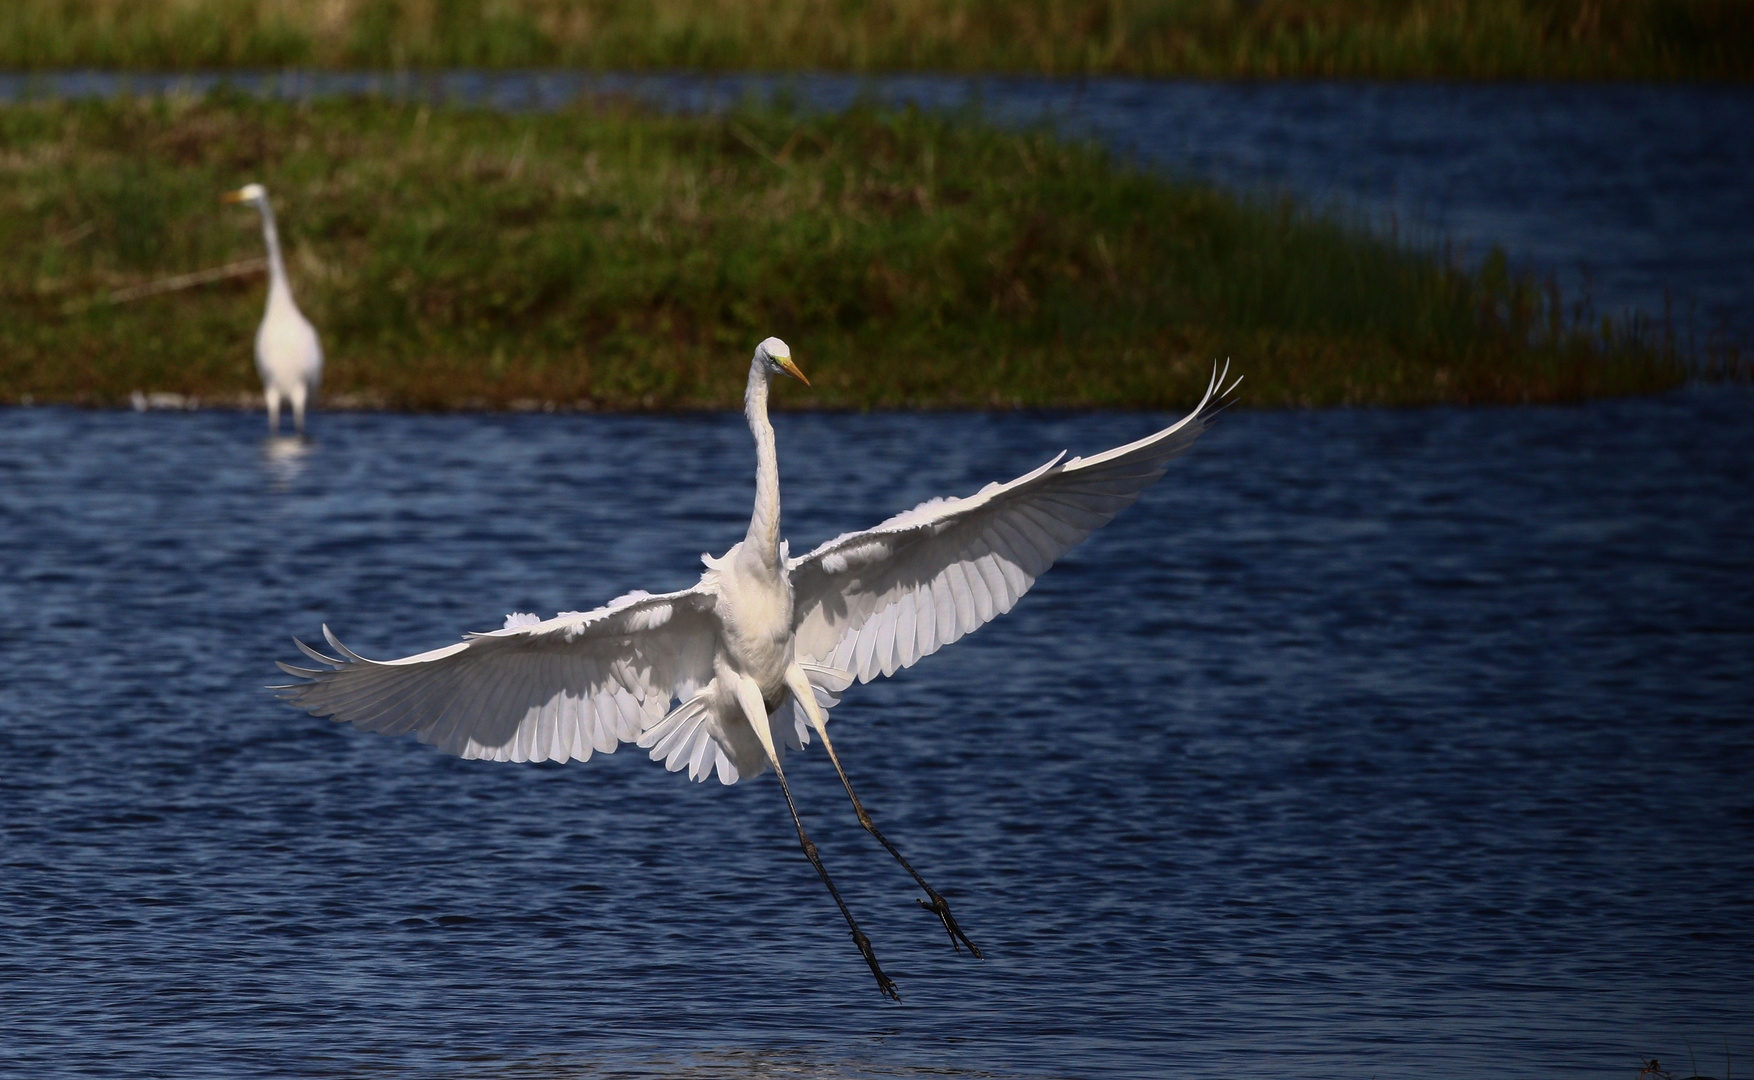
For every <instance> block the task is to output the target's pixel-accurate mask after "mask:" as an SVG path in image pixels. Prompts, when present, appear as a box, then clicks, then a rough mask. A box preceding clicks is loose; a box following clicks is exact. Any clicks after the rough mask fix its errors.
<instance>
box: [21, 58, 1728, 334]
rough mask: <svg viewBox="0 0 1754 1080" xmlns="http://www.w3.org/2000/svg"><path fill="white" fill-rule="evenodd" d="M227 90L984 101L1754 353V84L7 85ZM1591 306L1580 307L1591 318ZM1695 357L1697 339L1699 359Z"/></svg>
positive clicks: (268, 78)
mask: <svg viewBox="0 0 1754 1080" xmlns="http://www.w3.org/2000/svg"><path fill="white" fill-rule="evenodd" d="M220 81H227V82H230V83H232V84H234V85H238V86H241V87H244V88H246V89H251V90H254V91H257V92H261V93H266V94H271V95H275V96H279V97H284V98H289V99H303V98H309V97H313V96H321V95H334V94H367V93H370V94H384V95H388V96H395V97H404V98H420V99H430V100H452V101H462V102H470V103H476V104H485V105H490V106H493V107H497V108H503V109H541V108H558V107H560V106H562V105H565V104H567V103H569V102H572V101H575V100H577V99H578V97H579V95H581V94H587V93H610V94H626V95H631V96H634V97H638V98H642V99H644V100H646V101H649V102H651V103H653V104H656V105H658V106H661V107H666V108H678V109H685V110H695V111H700V110H713V109H723V108H726V107H729V106H731V105H734V104H736V103H737V102H739V101H741V100H744V99H745V98H748V97H751V96H755V97H761V96H766V95H772V94H774V93H785V94H788V95H790V96H791V97H792V99H793V100H795V101H796V102H797V103H798V104H799V105H800V106H803V107H805V108H816V109H829V110H837V109H844V108H846V107H848V106H849V105H851V104H852V103H853V102H855V101H857V100H858V99H859V98H860V97H862V96H869V97H875V98H878V99H880V100H884V101H887V102H891V103H905V102H912V103H916V104H920V105H923V106H926V107H930V108H952V109H953V108H960V107H963V106H965V105H969V104H976V105H978V107H979V108H980V109H981V110H982V111H983V112H984V113H985V114H986V115H987V116H989V117H991V118H993V119H995V120H998V121H1002V122H1005V123H1018V124H1024V123H1036V122H1040V121H1042V120H1043V119H1044V118H1045V119H1047V120H1049V121H1051V122H1052V123H1053V124H1055V125H1056V126H1057V127H1058V128H1059V129H1060V130H1062V131H1064V132H1065V133H1067V134H1069V135H1074V136H1087V137H1093V138H1096V139H1099V140H1101V141H1102V142H1104V143H1105V144H1107V145H1108V146H1109V147H1111V148H1113V149H1114V150H1115V151H1117V152H1119V153H1122V154H1125V155H1128V156H1129V157H1132V158H1134V159H1136V160H1139V161H1142V162H1145V163H1147V164H1149V165H1151V166H1152V167H1155V168H1160V169H1163V170H1166V171H1168V172H1171V173H1175V174H1184V175H1190V176H1194V177H1199V178H1203V179H1206V180H1210V181H1213V182H1216V183H1219V184H1222V185H1224V186H1226V187H1230V188H1233V189H1239V190H1243V191H1248V192H1253V193H1257V194H1258V193H1278V192H1283V193H1289V194H1291V195H1293V196H1295V197H1297V198H1299V199H1301V200H1302V201H1304V202H1305V203H1307V204H1309V205H1313V206H1317V207H1322V208H1337V209H1339V210H1340V211H1341V212H1342V213H1344V214H1347V215H1351V216H1356V217H1358V218H1360V219H1362V220H1364V221H1366V222H1368V223H1369V224H1370V225H1372V226H1373V227H1375V228H1377V229H1378V230H1381V231H1385V232H1388V231H1392V232H1394V233H1396V234H1397V235H1400V236H1402V237H1405V238H1408V239H1411V240H1412V241H1414V242H1416V243H1419V244H1423V245H1429V246H1434V247H1435V246H1444V245H1447V246H1449V248H1450V250H1451V252H1452V254H1453V255H1455V256H1456V257H1458V258H1460V259H1462V260H1463V261H1464V262H1467V263H1477V262H1478V261H1479V260H1480V259H1481V258H1482V257H1484V256H1485V254H1486V253H1487V252H1488V251H1489V250H1490V249H1491V248H1492V247H1493V246H1494V245H1497V246H1499V247H1502V248H1503V249H1505V250H1506V251H1507V252H1508V253H1509V255H1510V256H1511V258H1512V259H1513V260H1514V261H1515V262H1516V264H1517V265H1518V266H1520V267H1523V268H1526V269H1528V270H1531V271H1533V272H1535V273H1537V274H1540V275H1542V276H1546V275H1552V277H1553V278H1554V280H1555V281H1557V282H1558V283H1559V285H1560V286H1561V288H1562V290H1563V293H1564V295H1565V296H1566V298H1567V300H1568V309H1569V310H1570V312H1571V313H1572V314H1574V315H1576V314H1583V315H1584V316H1586V318H1585V321H1586V322H1593V319H1594V317H1596V316H1599V315H1604V314H1605V315H1612V316H1614V317H1616V318H1620V319H1624V318H1627V317H1628V316H1629V315H1631V314H1632V313H1635V312H1636V313H1638V314H1640V315H1641V316H1643V317H1644V318H1645V319H1648V320H1652V321H1657V322H1661V321H1663V320H1665V319H1669V320H1671V321H1672V323H1673V324H1674V325H1675V327H1676V328H1677V330H1678V332H1679V333H1680V334H1681V336H1682V338H1683V343H1684V344H1688V343H1690V344H1691V345H1693V346H1695V347H1698V346H1704V345H1705V344H1706V343H1707V342H1708V341H1710V340H1712V339H1718V340H1729V341H1735V342H1740V343H1741V344H1742V345H1743V347H1744V348H1747V347H1754V182H1751V181H1750V177H1754V134H1750V133H1754V87H1749V86H1737V85H1651V84H1645V85H1640V84H1587V83H1586V84H1577V83H1562V84H1544V83H1372V82H1311V81H1287V82H1267V83H1251V82H1233V83H1224V82H1193V81H1169V80H1146V79H1119V78H1104V79H1047V78H1024V77H996V76H984V77H982V76H977V77H970V76H952V75H890V76H883V77H880V78H876V79H872V78H868V77H863V76H856V75H829V74H813V75H797V76H790V75H786V76H778V75H697V74H686V73H669V74H609V75H591V74H587V73H581V72H565V71H561V72H477V71H452V72H441V73H435V74H424V75H423V74H409V73H406V72H403V73H385V72H275V73H249V72H244V73H228V74H224V75H220V74H216V73H199V74H193V75H187V74H175V75H142V74H114V73H104V72H51V73H41V74H31V75H18V74H5V73H0V101H13V100H18V99H20V98H25V97H30V96H85V95H113V94H118V93H122V92H136V93H167V92H177V91H192V92H198V91H201V90H203V89H205V88H207V87H210V86H212V85H215V84H216V83H218V82H220ZM1580 305H1582V307H1583V309H1585V310H1580V307H1579V306H1580ZM1689 339H1690V341H1689Z"/></svg>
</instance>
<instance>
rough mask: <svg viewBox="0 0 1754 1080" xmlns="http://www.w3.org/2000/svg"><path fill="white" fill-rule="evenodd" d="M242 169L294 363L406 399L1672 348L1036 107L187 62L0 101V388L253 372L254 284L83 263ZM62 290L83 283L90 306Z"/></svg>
mask: <svg viewBox="0 0 1754 1080" xmlns="http://www.w3.org/2000/svg"><path fill="white" fill-rule="evenodd" d="M248 180H261V181H262V182H264V183H265V184H267V186H268V187H269V190H270V191H271V193H272V195H273V197H274V200H275V205H276V207H277V209H278V212H279V216H280V222H281V229H282V234H283V238H284V240H285V243H286V247H287V252H288V264H289V267H290V273H291V276H292V279H293V286H294V289H295V292H296V294H297V296H298V298H299V302H300V304H301V306H302V307H303V308H304V310H305V311H306V312H307V313H308V314H309V315H310V317H311V318H312V320H313V321H314V322H315V324H316V325H317V327H318V328H319V330H320V332H321V334H322V336H323V341H324V345H325V348H326V350H327V353H328V358H329V362H328V372H327V376H326V380H325V387H324V389H325V393H326V394H328V395H330V397H331V400H335V399H337V398H339V399H342V400H345V399H347V398H348V397H351V398H352V400H355V401H362V402H370V403H383V404H386V405H390V406H397V407H410V408H453V407H476V406H490V407H491V406H508V405H514V404H516V405H523V406H527V405H528V404H529V403H530V402H541V401H546V402H555V403H559V404H560V405H563V406H566V407H598V408H696V407H718V406H725V405H732V404H735V403H737V402H738V401H739V400H740V395H741V390H742V381H743V377H744V375H745V372H746V367H747V359H748V356H749V353H750V351H751V349H752V348H753V347H754V344H755V342H756V341H758V340H760V339H761V338H762V337H764V336H766V335H768V334H778V335H780V336H781V337H784V338H785V339H787V341H788V342H790V344H791V345H792V347H793V355H794V356H796V357H797V358H798V361H799V363H800V364H801V365H802V366H803V368H804V370H805V371H806V372H807V373H808V374H809V375H810V376H811V378H812V380H813V382H814V383H815V389H814V390H813V391H810V392H808V393H794V394H790V395H787V397H788V398H789V402H790V403H791V404H793V405H806V406H819V407H855V408H857V407H888V406H928V407H954V406H993V405H998V406H1015V405H1024V406H1120V407H1164V408H1169V407H1177V406H1182V405H1185V404H1186V403H1187V402H1188V401H1190V400H1191V399H1192V398H1193V397H1194V396H1195V395H1196V393H1197V391H1198V390H1199V389H1201V388H1203V387H1204V385H1205V383H1206V379H1207V376H1208V373H1209V371H1210V369H1211V365H1212V362H1213V360H1214V359H1223V358H1226V357H1228V358H1230V359H1231V360H1232V362H1233V365H1234V368H1235V370H1236V371H1239V372H1241V373H1243V374H1246V375H1247V377H1248V381H1247V382H1246V383H1245V384H1244V385H1245V386H1246V387H1247V394H1246V400H1247V401H1249V402H1250V403H1253V404H1265V405H1272V404H1338V403H1358V404H1373V403H1374V404H1401V403H1419V402H1438V401H1453V402H1500V401H1554V400H1568V399H1577V398H1582V397H1588V396H1593V395H1602V394H1627V393H1642V392H1649V391H1655V390H1661V389H1665V388H1668V387H1672V386H1675V385H1677V384H1679V383H1681V382H1682V381H1684V380H1685V377H1686V371H1685V369H1684V367H1683V364H1682V362H1681V360H1680V358H1678V357H1677V356H1676V354H1675V352H1674V351H1673V349H1672V348H1669V347H1666V346H1665V345H1664V344H1663V343H1662V342H1661V341H1658V340H1652V339H1650V338H1649V336H1648V335H1638V334H1632V333H1627V332H1625V331H1623V330H1619V329H1616V328H1615V327H1613V326H1611V325H1610V326H1603V327H1596V326H1590V327H1579V326H1574V325H1571V324H1568V323H1567V322H1566V321H1565V320H1564V319H1563V318H1561V316H1560V314H1559V311H1560V306H1559V304H1558V302H1557V298H1556V297H1549V296H1547V295H1546V294H1544V293H1543V292H1542V290H1541V289H1539V288H1538V287H1536V285H1535V283H1533V282H1531V281H1528V280H1526V279H1520V278H1517V277H1515V276H1514V275H1512V274H1509V273H1507V272H1506V270H1505V267H1504V263H1503V260H1502V258H1501V257H1494V258H1492V259H1489V260H1488V261H1487V265H1486V268H1485V270H1484V271H1483V272H1481V273H1467V272H1464V271H1462V270H1459V269H1457V268H1455V267H1453V266H1449V265H1446V264H1445V263H1444V262H1443V261H1442V260H1440V259H1438V258H1436V257H1433V256H1431V255H1429V254H1424V253H1420V252H1415V251H1409V250H1407V249H1406V248H1405V247H1403V246H1398V245H1396V244H1394V243H1390V242H1387V241H1384V240H1381V239H1376V238H1372V237H1371V236H1370V235H1368V234H1367V233H1365V232H1363V231H1361V230H1360V229H1357V228H1355V227H1351V226H1348V225H1347V224H1345V223H1343V222H1337V221H1335V220H1332V219H1328V218H1323V217H1318V216H1312V215H1310V214H1308V213H1305V212H1302V211H1300V210H1298V209H1296V208H1295V207H1293V206H1291V205H1289V204H1278V205H1253V204H1249V203H1245V202H1241V201H1238V200H1237V199H1236V198H1234V197H1231V196H1229V195H1226V194H1223V193H1221V192H1219V191H1216V190H1213V189H1211V188H1208V187H1203V186H1197V185H1191V184H1178V183H1172V182H1169V181H1166V180H1164V179H1162V178H1160V177H1157V176H1154V175H1151V174H1147V173H1143V172H1140V171H1137V170H1135V169H1132V168H1129V167H1127V166H1125V165H1123V164H1120V163H1117V162H1115V161H1113V160H1111V159H1110V158H1108V157H1107V156H1105V155H1104V154H1103V153H1101V152H1100V151H1098V150H1096V149H1093V148H1091V147H1088V146H1083V145H1075V144H1068V143H1065V142H1060V141H1056V140H1055V139H1054V138H1052V137H1050V136H1048V135H1046V134H1043V133H1029V134H1015V133H1011V132H1006V131H1000V130H995V129H993V128H990V127H985V126H982V125H980V124H979V123H976V122H974V121H973V120H971V119H968V118H962V119H952V118H940V117H933V116H928V115H922V114H919V113H914V112H903V113H885V112H879V111H872V110H865V109H859V110H855V111H853V112H852V113H850V114H848V115H845V116H841V117H800V116H794V115H788V114H785V113H783V112H772V111H765V112H748V113H743V114H740V115H737V116H733V117H720V118H701V117H671V116H655V115H651V114H649V113H644V112H641V111H638V110H636V109H633V108H630V107H622V106H619V105H615V104H598V105H595V106H592V105H581V106H579V107H577V108H574V109H571V110H568V111H565V112H561V113H557V114H549V115H531V116H508V115H504V114H499V113H492V112H486V111H463V110H442V109H441V110H437V111H434V110H429V109H427V108H424V107H421V108H416V107H412V106H403V105H399V104H392V103H386V102H382V101H351V102H347V101H333V102H321V103H317V104H309V105H296V106H295V105H284V104H277V103H265V102H261V101H257V100H254V99H250V98H245V97H241V96H232V95H229V94H224V93H221V94H218V95H215V96H212V97H208V98H203V99H198V100H192V99H177V98H171V99H156V100H147V101H139V102H131V101H121V102H85V103H59V104H44V105H26V106H14V107H9V108H4V109H0V246H3V247H4V250H5V251H6V252H7V253H8V255H7V258H6V259H4V260H0V400H4V401H19V400H22V399H23V398H24V397H25V396H26V395H28V396H29V397H30V398H31V399H32V400H35V401H38V402H48V401H62V402H82V403H90V404H113V403H118V402H121V401H124V400H126V399H127V397H128V395H129V394H130V392H131V391H134V390H137V389H138V390H146V391H164V392H175V393H181V394H190V395H196V396H199V397H202V398H206V399H215V398H228V397H234V396H236V395H238V394H240V393H248V392H249V391H251V390H254V389H256V381H255V375H254V371H253V367H252V364H251V360H250V342H251V339H252V335H253V333H254V329H255V325H256V322H257V320H258V319H259V318H260V315H261V305H262V298H263V293H264V286H263V281H262V279H261V278H260V277H259V276H257V277H252V278H240V279H235V280H231V281H227V282H222V283H218V284H213V285H207V286H202V287H199V288H190V289H185V290H181V291H176V292H167V293H163V294H160V295H156V296H150V297H146V298H143V299H138V300H133V301H131V302H127V303H120V304H112V303H107V302H104V298H105V297H108V296H109V295H110V294H111V293H112V292H114V291H116V290H119V289H125V288H128V287H130V286H135V285H139V284H141V283H145V282H151V281H154V280H157V279H162V278H166V277H169V276H171V275H176V274H182V273H187V272H189V271H193V270H199V269H202V268H205V267H213V266H218V265H222V264H225V263H228V262H231V261H234V260H240V259H246V258H250V257H252V256H257V255H259V254H260V253H261V239H260V234H259V232H258V224H257V219H256V217H255V215H254V214H253V213H252V212H250V211H248V210H244V209H240V208H237V207H229V206H222V205H221V204H220V203H219V202H218V199H217V196H218V195H219V193H220V192H221V191H223V190H226V189H229V188H234V187H236V186H238V185H239V184H241V183H243V182H245V181H248ZM94 301H95V302H94Z"/></svg>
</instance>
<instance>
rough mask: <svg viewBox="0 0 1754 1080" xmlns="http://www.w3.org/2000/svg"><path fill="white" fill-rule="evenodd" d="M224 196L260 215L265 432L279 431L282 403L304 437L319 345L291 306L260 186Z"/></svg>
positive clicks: (259, 351) (259, 350) (259, 363)
mask: <svg viewBox="0 0 1754 1080" xmlns="http://www.w3.org/2000/svg"><path fill="white" fill-rule="evenodd" d="M224 198H225V201H226V202H235V203H244V204H245V205H248V206H254V207H255V208H256V209H257V210H258V211H260V212H261V214H262V239H263V240H264V241H265V242H266V243H267V245H268V307H267V310H266V311H264V312H263V314H262V325H261V326H259V327H257V328H256V371H257V373H258V374H260V375H261V376H262V395H263V397H265V398H266V399H267V403H268V426H269V428H270V429H271V430H272V431H275V432H278V431H279V430H280V403H281V401H282V400H285V401H287V402H288V403H290V404H291V405H292V422H293V427H294V429H295V430H297V431H298V433H299V434H300V435H303V434H304V430H305V407H306V405H307V404H308V403H309V402H310V401H312V400H313V399H314V398H315V397H316V394H317V387H318V385H319V384H321V382H322V380H323V345H322V343H321V342H320V341H318V340H317V330H316V328H315V327H313V326H312V325H311V322H310V320H309V319H307V318H305V317H304V312H302V311H300V310H299V309H298V305H297V304H296V303H294V302H293V299H292V285H291V284H290V283H289V282H288V281H287V279H286V264H285V262H284V261H282V259H281V257H280V233H279V230H277V229H276V228H275V225H274V208H273V207H271V206H270V205H269V204H268V192H267V190H266V189H265V188H263V187H262V185H261V184H245V185H244V186H243V187H241V188H239V189H238V190H236V191H233V192H231V193H229V194H227V195H226V196H224Z"/></svg>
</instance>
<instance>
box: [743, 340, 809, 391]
mask: <svg viewBox="0 0 1754 1080" xmlns="http://www.w3.org/2000/svg"><path fill="white" fill-rule="evenodd" d="M755 362H756V363H758V364H765V365H767V370H768V371H770V372H773V373H774V374H776V375H777V374H786V375H790V376H791V377H792V378H794V379H797V380H798V381H799V382H801V383H803V384H804V385H805V386H809V385H810V380H809V379H806V378H805V377H804V373H803V372H802V371H799V370H798V365H797V364H794V363H792V347H791V346H790V345H787V344H786V343H785V342H783V341H781V340H780V339H779V338H777V337H770V338H768V339H767V340H766V341H763V342H762V343H761V344H760V345H757V346H756V347H755Z"/></svg>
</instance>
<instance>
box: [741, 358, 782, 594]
mask: <svg viewBox="0 0 1754 1080" xmlns="http://www.w3.org/2000/svg"><path fill="white" fill-rule="evenodd" d="M768 379H769V375H768V372H767V369H766V368H764V367H763V366H762V365H761V363H760V362H759V361H758V362H756V363H753V364H750V365H749V388H748V389H747V390H745V391H744V393H743V415H744V416H746V417H748V418H749V433H750V434H751V435H754V436H755V512H754V513H753V514H751V515H750V517H749V535H748V536H747V537H746V538H745V539H744V541H743V544H744V550H746V551H753V552H755V553H756V554H758V555H759V556H760V557H761V561H762V563H763V564H764V565H766V566H768V567H778V566H779V563H780V462H779V457H778V455H777V454H775V452H774V446H773V425H772V424H770V423H768V420H767V384H768Z"/></svg>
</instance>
